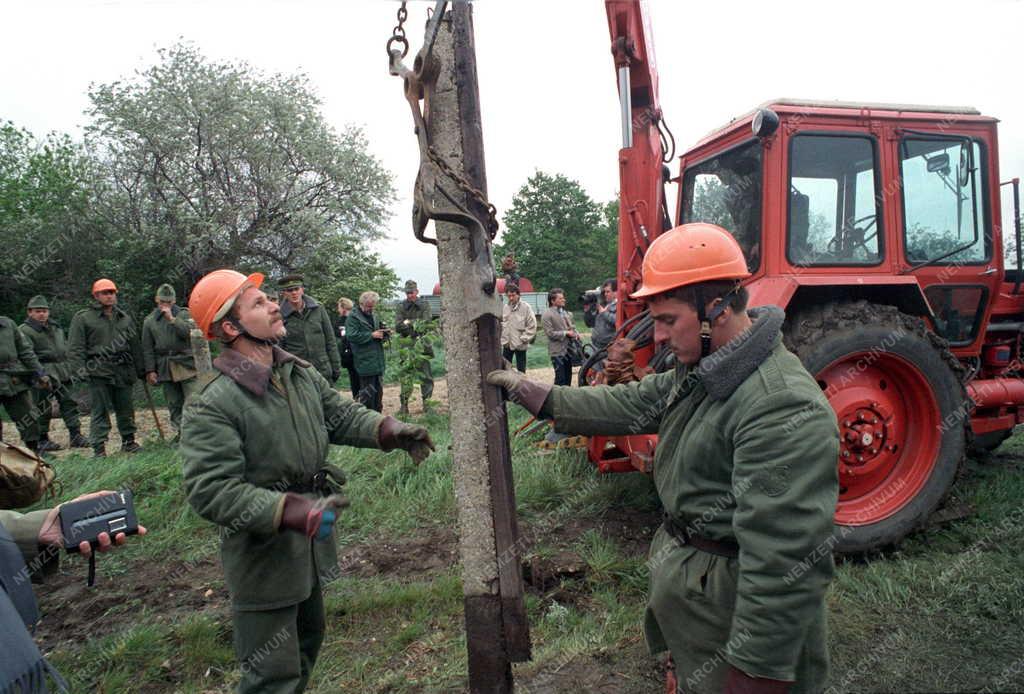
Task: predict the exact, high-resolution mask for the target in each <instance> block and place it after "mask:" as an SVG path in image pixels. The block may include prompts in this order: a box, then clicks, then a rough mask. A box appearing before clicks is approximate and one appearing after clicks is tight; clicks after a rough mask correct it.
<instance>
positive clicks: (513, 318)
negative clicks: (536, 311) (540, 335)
mask: <svg viewBox="0 0 1024 694" xmlns="http://www.w3.org/2000/svg"><path fill="white" fill-rule="evenodd" d="M536 335H537V318H536V317H535V316H534V315H533V309H532V308H531V307H529V306H527V305H526V304H525V303H523V301H522V300H520V301H519V303H517V304H516V307H515V308H512V306H511V304H507V303H506V304H505V306H504V308H502V310H501V346H502V347H508V348H509V349H511V350H512V351H513V352H525V351H526V349H527V348H528V347H529V346H530V343H531V342H533V338H534V337H536Z"/></svg>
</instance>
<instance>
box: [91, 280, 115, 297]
mask: <svg viewBox="0 0 1024 694" xmlns="http://www.w3.org/2000/svg"><path fill="white" fill-rule="evenodd" d="M107 291H115V292H116V291H117V285H116V284H114V283H113V282H111V281H110V280H108V279H107V278H106V277H104V278H102V279H98V280H96V281H95V282H93V283H92V293H93V294H96V293H98V292H107Z"/></svg>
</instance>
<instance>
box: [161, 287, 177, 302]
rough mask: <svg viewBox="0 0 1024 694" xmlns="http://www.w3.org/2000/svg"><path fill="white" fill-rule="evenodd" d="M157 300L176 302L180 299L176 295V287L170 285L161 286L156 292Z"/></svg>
mask: <svg viewBox="0 0 1024 694" xmlns="http://www.w3.org/2000/svg"><path fill="white" fill-rule="evenodd" d="M156 298H157V299H158V300H159V301H174V300H175V299H177V298H178V297H177V295H176V294H175V293H174V287H172V286H171V285H169V284H161V285H160V288H159V289H157V290H156Z"/></svg>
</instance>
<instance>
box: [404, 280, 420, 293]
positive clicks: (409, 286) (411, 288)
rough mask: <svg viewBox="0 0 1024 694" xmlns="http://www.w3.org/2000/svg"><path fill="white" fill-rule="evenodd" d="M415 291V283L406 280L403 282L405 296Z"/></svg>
mask: <svg viewBox="0 0 1024 694" xmlns="http://www.w3.org/2000/svg"><path fill="white" fill-rule="evenodd" d="M417 290H418V288H417V287H416V283H415V282H414V281H413V280H406V281H405V293H406V294H408V293H409V292H415V291H417Z"/></svg>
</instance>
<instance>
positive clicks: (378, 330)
mask: <svg viewBox="0 0 1024 694" xmlns="http://www.w3.org/2000/svg"><path fill="white" fill-rule="evenodd" d="M378 301H380V295H379V294H377V292H363V293H362V294H360V295H359V306H357V307H355V308H354V309H352V311H351V312H350V313H349V314H348V319H347V320H346V321H345V337H347V338H348V341H349V344H351V345H352V362H353V363H354V364H355V369H356V372H357V373H358V374H359V396H358V398H357V399H358V400H359V404H361V405H362V406H363V407H368V408H370V409H371V410H376V411H377V412H382V411H383V410H384V383H383V377H384V343H385V342H386V341H387V340H388V339H389V338H390V337H391V329H390V328H386V327H385V326H384V324H383V323H382V322H381V321H380V319H379V318H377V316H375V315H374V313H373V309H374V308H375V307H376V306H377V302H378Z"/></svg>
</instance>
